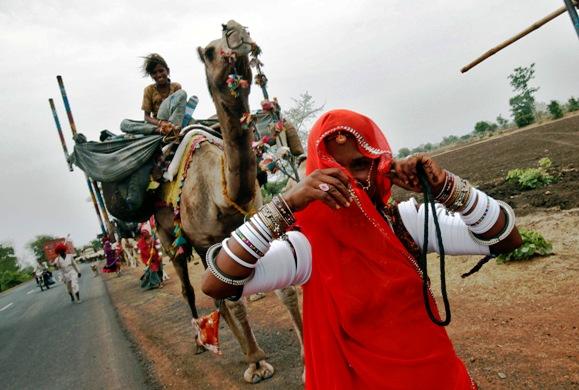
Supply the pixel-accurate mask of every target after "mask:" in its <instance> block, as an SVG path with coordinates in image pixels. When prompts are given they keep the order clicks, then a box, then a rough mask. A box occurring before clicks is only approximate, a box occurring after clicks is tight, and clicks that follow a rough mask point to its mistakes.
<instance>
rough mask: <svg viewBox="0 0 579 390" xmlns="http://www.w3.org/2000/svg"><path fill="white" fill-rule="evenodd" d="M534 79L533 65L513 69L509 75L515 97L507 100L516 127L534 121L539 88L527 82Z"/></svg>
mask: <svg viewBox="0 0 579 390" xmlns="http://www.w3.org/2000/svg"><path fill="white" fill-rule="evenodd" d="M534 78H535V64H534V63H533V64H531V65H529V66H528V67H522V66H520V67H518V68H515V70H514V71H513V73H511V74H510V75H509V80H510V84H511V86H512V87H513V91H514V92H515V94H516V95H515V96H513V97H512V98H511V99H510V100H509V104H510V105H511V113H512V116H513V119H514V120H515V123H516V124H517V126H518V127H524V126H527V125H530V124H531V123H533V122H534V121H535V112H534V107H535V97H534V94H535V93H536V92H537V91H538V90H539V88H534V87H531V86H529V82H530V81H531V80H532V79H534Z"/></svg>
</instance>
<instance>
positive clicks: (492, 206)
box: [468, 196, 501, 234]
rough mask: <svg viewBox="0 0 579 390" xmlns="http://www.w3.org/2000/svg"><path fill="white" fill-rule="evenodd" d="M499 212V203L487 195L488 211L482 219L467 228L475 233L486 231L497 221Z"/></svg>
mask: <svg viewBox="0 0 579 390" xmlns="http://www.w3.org/2000/svg"><path fill="white" fill-rule="evenodd" d="M500 213H501V208H500V206H499V203H498V202H497V201H496V200H495V199H493V198H491V197H490V196H489V206H488V212H487V214H486V216H485V217H484V218H483V220H482V221H481V222H480V224H478V225H471V226H469V227H468V228H469V230H471V231H472V232H473V233H476V234H482V233H485V232H487V231H489V229H490V228H491V227H493V225H494V224H495V223H496V222H497V220H498V219H499V215H500Z"/></svg>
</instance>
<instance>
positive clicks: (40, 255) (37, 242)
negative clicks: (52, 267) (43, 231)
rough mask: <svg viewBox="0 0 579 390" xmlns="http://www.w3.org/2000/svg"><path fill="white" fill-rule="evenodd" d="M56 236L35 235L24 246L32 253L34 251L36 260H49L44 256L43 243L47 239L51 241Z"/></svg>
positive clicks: (40, 261)
mask: <svg viewBox="0 0 579 390" xmlns="http://www.w3.org/2000/svg"><path fill="white" fill-rule="evenodd" d="M57 238H58V237H54V236H49V235H40V236H36V237H35V238H34V240H32V241H30V242H29V243H28V244H27V245H26V246H27V247H28V249H30V250H31V251H32V253H34V257H35V258H36V261H38V262H39V263H42V262H44V261H49V259H47V258H46V256H45V255H44V244H46V242H48V241H52V240H55V239H57Z"/></svg>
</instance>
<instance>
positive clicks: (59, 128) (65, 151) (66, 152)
mask: <svg viewBox="0 0 579 390" xmlns="http://www.w3.org/2000/svg"><path fill="white" fill-rule="evenodd" d="M48 102H49V103H50V108H51V109H52V116H53V117H54V123H55V124H56V129H57V130H58V134H59V135H60V142H61V143H62V147H63V149H64V154H65V156H66V158H67V161H68V150H67V149H66V142H65V140H64V135H63V134H62V127H61V126H60V120H59V119H58V113H57V112H56V107H55V106H54V100H52V99H48ZM69 169H70V171H71V172H72V165H70V163H69ZM84 177H85V179H86V184H87V186H88V191H89V192H90V196H91V198H92V204H93V206H94V209H95V211H96V215H97V218H98V220H99V224H100V227H101V232H102V233H103V234H107V230H106V229H105V225H104V224H103V219H102V218H101V213H100V210H99V206H98V204H97V201H96V198H95V196H94V192H93V189H92V187H91V185H90V181H89V180H88V176H86V174H85V175H84Z"/></svg>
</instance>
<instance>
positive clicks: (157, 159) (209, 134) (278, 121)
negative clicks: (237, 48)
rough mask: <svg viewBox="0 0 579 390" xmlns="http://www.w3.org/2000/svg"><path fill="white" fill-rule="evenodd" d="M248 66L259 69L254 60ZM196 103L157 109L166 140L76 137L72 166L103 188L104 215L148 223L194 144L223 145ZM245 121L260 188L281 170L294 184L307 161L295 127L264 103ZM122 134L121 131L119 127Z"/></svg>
mask: <svg viewBox="0 0 579 390" xmlns="http://www.w3.org/2000/svg"><path fill="white" fill-rule="evenodd" d="M233 39H234V38H231V39H230V40H233ZM252 61H253V63H255V64H258V66H259V65H261V62H259V60H258V59H257V57H255V58H253V59H252ZM232 80H234V81H232ZM256 82H257V83H259V85H260V86H261V88H262V89H263V90H264V94H265V95H266V96H267V91H266V85H267V78H266V77H265V75H263V74H262V73H260V74H259V75H258V76H256ZM241 84H242V85H243V83H241ZM226 85H227V87H228V89H229V91H230V93H231V94H232V95H235V94H237V93H238V92H237V90H238V89H239V88H242V85H240V83H239V82H238V81H236V80H235V79H234V78H233V75H228V78H227V81H226ZM197 101H198V99H197V97H196V96H191V97H190V98H189V100H188V101H187V93H186V92H185V91H183V90H179V91H177V92H175V93H173V94H171V95H169V97H167V98H166V99H165V100H164V101H163V102H162V103H161V106H160V108H159V112H158V115H157V118H159V119H160V120H163V121H170V122H171V123H172V124H173V127H172V128H171V129H170V130H171V133H170V134H166V135H162V134H156V133H152V134H151V133H150V131H146V132H145V131H144V132H143V134H138V132H135V130H134V127H133V129H131V131H130V134H122V135H115V134H114V133H112V132H110V131H108V130H103V131H102V132H101V137H100V138H101V142H96V141H87V139H86V137H85V136H84V135H82V134H78V135H77V136H76V137H75V147H74V152H73V153H72V154H71V156H70V162H71V163H73V164H75V165H76V166H78V167H79V168H81V169H82V170H83V171H85V173H86V174H87V175H88V176H89V177H90V178H92V179H94V180H96V181H98V182H100V183H101V187H102V191H103V196H104V200H105V203H106V206H107V210H108V211H109V212H110V213H111V214H112V215H113V216H114V217H115V218H117V219H119V220H122V221H127V222H144V221H146V220H148V219H149V218H150V217H151V216H152V215H153V213H154V210H155V202H157V201H159V200H162V201H167V200H168V199H164V197H166V196H167V191H162V190H159V184H160V183H164V182H177V181H179V180H178V179H179V178H178V177H177V176H178V175H177V174H178V173H179V171H180V169H181V170H182V168H183V167H182V166H183V165H184V164H185V163H186V160H187V156H188V155H189V154H191V153H192V152H193V151H192V149H195V148H196V147H198V141H199V140H200V139H202V140H208V141H209V142H213V143H215V144H216V145H221V144H222V143H223V139H222V135H221V124H220V122H219V120H218V119H217V116H216V115H215V116H213V117H211V118H209V119H200V120H197V119H194V118H193V111H194V109H195V107H196V105H197ZM244 119H245V120H246V121H251V128H252V131H253V141H252V146H253V149H254V152H255V155H256V161H257V164H258V168H257V172H258V179H259V182H260V185H263V184H265V182H266V181H267V174H266V173H267V172H274V173H275V172H276V171H278V170H280V169H281V170H282V171H284V172H286V173H288V176H290V177H291V178H294V176H293V175H292V170H291V169H288V167H295V168H297V165H299V163H300V162H301V161H302V160H303V159H304V158H305V155H304V149H303V146H302V144H301V141H300V139H299V136H298V133H297V130H296V129H295V127H294V126H293V124H292V123H290V122H289V121H286V120H285V119H283V118H282V116H281V109H280V107H279V104H278V103H277V100H276V99H273V100H269V99H265V100H264V101H263V102H262V109H260V110H257V111H255V112H254V113H253V114H251V115H249V116H248V117H247V118H244ZM126 121H127V120H125V121H123V123H124V122H126ZM147 125H148V126H149V127H150V126H152V125H150V124H147ZM121 130H124V129H123V126H122V125H121ZM158 132H159V133H161V132H162V129H158ZM192 139H195V140H196V141H193V142H192ZM296 176H297V173H296ZM163 192H165V194H163ZM169 192H170V191H169ZM169 200H170V201H171V199H169ZM175 201H176V200H175V199H173V200H172V202H171V203H174V202H175Z"/></svg>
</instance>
